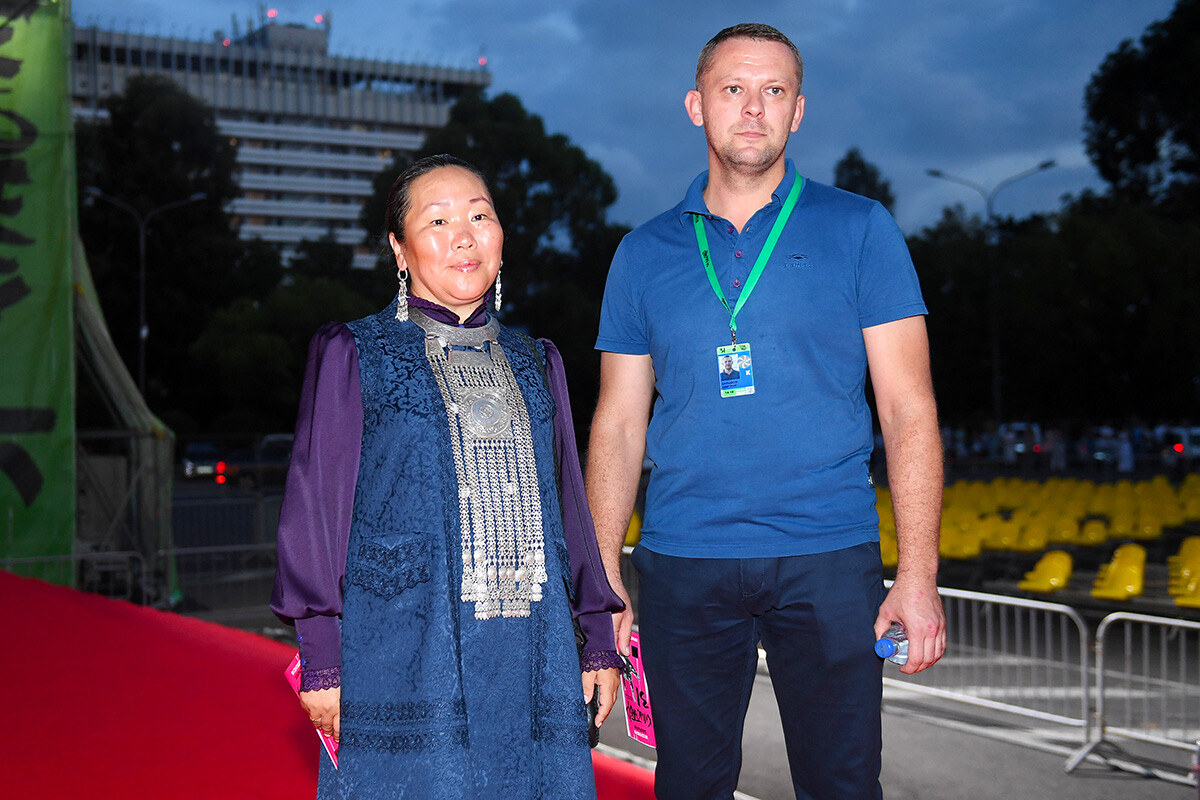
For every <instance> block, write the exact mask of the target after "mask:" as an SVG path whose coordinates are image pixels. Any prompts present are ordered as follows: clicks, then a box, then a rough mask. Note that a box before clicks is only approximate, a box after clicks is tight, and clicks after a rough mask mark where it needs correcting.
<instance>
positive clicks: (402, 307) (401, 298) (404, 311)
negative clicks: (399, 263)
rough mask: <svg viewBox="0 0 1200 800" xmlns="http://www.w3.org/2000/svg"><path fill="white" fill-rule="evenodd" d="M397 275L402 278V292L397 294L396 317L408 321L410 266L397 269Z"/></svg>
mask: <svg viewBox="0 0 1200 800" xmlns="http://www.w3.org/2000/svg"><path fill="white" fill-rule="evenodd" d="M396 277H397V278H399V279H400V292H399V293H398V294H397V295H396V319H398V320H400V321H401V322H408V285H407V281H408V268H407V267H405V268H404V269H398V270H396Z"/></svg>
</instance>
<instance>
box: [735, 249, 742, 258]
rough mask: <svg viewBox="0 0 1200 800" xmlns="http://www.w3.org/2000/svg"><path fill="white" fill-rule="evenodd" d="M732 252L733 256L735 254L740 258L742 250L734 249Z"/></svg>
mask: <svg viewBox="0 0 1200 800" xmlns="http://www.w3.org/2000/svg"><path fill="white" fill-rule="evenodd" d="M733 254H734V255H735V256H737V257H738V258H741V257H742V251H741V250H736V251H734V253H733Z"/></svg>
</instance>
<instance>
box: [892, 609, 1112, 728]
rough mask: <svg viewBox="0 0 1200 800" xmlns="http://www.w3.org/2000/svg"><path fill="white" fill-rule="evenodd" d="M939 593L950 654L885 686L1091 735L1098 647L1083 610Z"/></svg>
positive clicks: (893, 678)
mask: <svg viewBox="0 0 1200 800" xmlns="http://www.w3.org/2000/svg"><path fill="white" fill-rule="evenodd" d="M939 591H940V593H941V596H942V602H943V604H944V606H945V609H946V638H947V642H948V646H947V651H946V655H945V656H943V657H942V660H941V661H939V662H938V663H937V665H936V666H935V667H933V668H932V669H928V670H925V671H924V672H920V673H917V674H916V675H903V674H901V673H898V672H894V671H889V672H888V677H885V678H884V684H885V685H889V684H890V685H894V686H903V687H904V688H905V689H906V690H908V691H912V692H918V693H924V694H928V695H933V696H937V697H943V698H948V699H951V700H956V701H959V702H963V703H968V704H971V705H976V706H981V707H984V708H990V709H995V710H999V711H1005V712H1009V713H1013V714H1019V715H1021V716H1025V717H1030V718H1033V719H1037V720H1040V721H1043V722H1052V723H1057V724H1061V725H1066V726H1069V727H1077V728H1082V729H1083V735H1082V741H1087V740H1088V739H1089V738H1090V736H1091V714H1090V713H1089V669H1088V668H1089V664H1090V661H1089V656H1088V648H1089V644H1090V642H1089V638H1088V635H1087V624H1086V623H1085V622H1084V620H1083V618H1082V617H1081V616H1080V615H1079V613H1078V612H1077V611H1075V609H1073V608H1071V607H1070V606H1066V605H1061V604H1059V603H1047V602H1043V601H1039V600H1026V599H1024V598H1020V597H1006V596H1003V595H993V594H983V593H981V592H972V591H966V590H963V589H941V590H939ZM892 676H897V677H892Z"/></svg>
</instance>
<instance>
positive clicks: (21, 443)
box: [0, 0, 76, 585]
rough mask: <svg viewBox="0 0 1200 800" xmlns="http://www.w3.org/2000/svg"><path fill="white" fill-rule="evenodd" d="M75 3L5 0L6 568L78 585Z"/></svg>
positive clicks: (2, 539)
mask: <svg viewBox="0 0 1200 800" xmlns="http://www.w3.org/2000/svg"><path fill="white" fill-rule="evenodd" d="M69 14H70V8H69V2H67V0H0V568H7V569H11V570H12V571H14V572H20V573H22V574H28V575H36V576H39V577H43V578H45V579H47V580H52V581H54V582H56V583H63V584H68V585H70V584H72V583H73V581H74V577H73V576H74V570H73V569H71V567H70V564H69V563H63V562H61V561H59V562H58V563H54V560H53V559H51V560H49V561H48V562H46V563H45V564H42V565H36V564H34V565H32V566H31V564H30V562H29V559H35V558H41V557H46V556H65V555H70V554H71V553H72V549H73V544H74V540H75V412H74V405H75V403H74V394H75V335H74V324H73V313H72V295H71V291H72V289H71V286H72V284H71V274H72V273H71V243H72V240H73V237H74V235H75V230H76V214H75V161H74V144H73V140H72V128H71V98H70V95H69V93H68V76H69V74H70V73H69V61H68V56H69V51H68V46H67V45H68V42H67V24H66V23H67V20H68V19H69Z"/></svg>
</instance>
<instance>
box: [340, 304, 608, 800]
mask: <svg viewBox="0 0 1200 800" xmlns="http://www.w3.org/2000/svg"><path fill="white" fill-rule="evenodd" d="M349 328H350V330H351V332H352V333H353V334H354V339H355V345H356V348H357V352H358V360H359V370H360V374H361V379H362V400H363V437H362V456H361V459H360V467H359V475H358V482H357V485H356V489H355V498H354V517H353V522H352V525H351V531H350V538H349V545H348V551H347V556H346V573H345V575H346V577H345V586H344V604H343V618H342V624H341V630H342V690H341V691H342V695H341V749H340V752H339V761H340V769H338V770H334V769H333V767H332V764H330V763H329V762H328V760H327V759H322V761H321V778H320V790H319V795H318V796H319V797H321V798H355V799H356V800H358V799H359V798H365V799H369V798H380V799H381V800H382V798H388V800H392V799H393V798H401V797H411V798H422V799H425V798H428V799H429V800H459V799H460V798H461V799H462V800H466V799H467V798H471V800H481V799H485V798H496V800H501V798H503V800H511V799H512V798H538V797H545V798H586V797H593V798H594V797H595V786H594V782H593V776H592V766H591V757H590V754H589V751H588V747H587V718H586V714H585V711H584V706H583V698H582V694H581V688H580V678H579V675H580V673H579V660H578V653H577V649H576V644H575V638H574V630H573V627H572V623H571V618H570V610H569V608H568V605H567V596H566V588H565V585H564V577H565V576H566V575H567V574H568V570H569V564H568V560H567V553H566V547H565V544H564V541H563V530H562V512H561V509H560V507H559V500H558V491H557V485H556V478H555V467H554V429H553V419H554V400H553V398H552V397H551V395H550V393H549V391H548V389H547V387H546V383H545V378H544V376H545V369H544V366H543V364H544V350H542V348H541V346H540V345H539V344H537V343H536V342H534V341H533V340H531V339H529V338H528V337H525V336H522V335H520V334H516V333H513V332H511V331H509V330H508V329H506V328H503V327H502V328H501V331H500V335H499V341H500V344H501V347H503V349H504V352H505V354H506V355H507V357H508V360H509V363H510V365H511V367H512V370H513V373H514V375H515V376H516V378H517V382H518V385H519V386H520V388H521V391H522V393H523V396H524V399H525V404H526V406H527V408H528V411H529V418H530V425H531V429H532V434H533V444H534V451H535V457H536V463H537V472H538V483H539V489H540V496H541V504H542V520H543V528H544V537H545V558H546V571H547V575H548V579H547V581H546V584H545V586H544V590H543V591H544V596H543V598H542V600H540V601H537V602H534V603H533V604H532V605H531V616H529V617H526V618H522V617H511V618H493V619H487V620H477V619H475V617H474V609H473V606H472V605H471V604H468V603H464V602H463V601H462V600H461V597H460V591H461V585H460V582H461V578H462V559H461V553H460V539H461V531H460V522H459V499H458V497H459V492H458V482H457V477H456V473H455V469H454V463H453V457H452V452H451V443H450V432H449V426H448V423H447V418H446V409H445V406H444V403H443V400H442V397H441V394H440V393H439V391H438V387H437V383H436V381H435V378H434V375H433V372H432V370H431V368H430V366H429V362H428V361H427V359H426V356H425V344H424V337H425V334H424V332H423V331H422V330H421V329H420V328H418V327H417V326H416V325H415V324H414V323H412V322H399V321H397V320H396V319H395V318H394V311H393V309H392V308H388V309H385V310H384V311H382V312H380V313H379V314H376V315H374V316H371V317H366V318H364V319H361V320H357V321H355V322H352V323H350V324H349Z"/></svg>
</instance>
